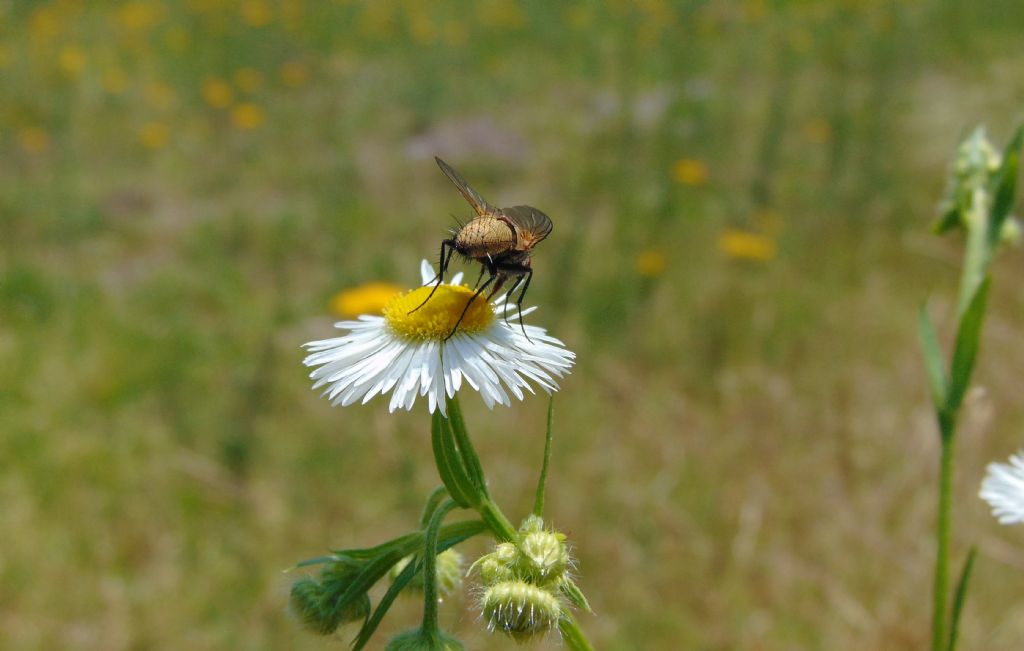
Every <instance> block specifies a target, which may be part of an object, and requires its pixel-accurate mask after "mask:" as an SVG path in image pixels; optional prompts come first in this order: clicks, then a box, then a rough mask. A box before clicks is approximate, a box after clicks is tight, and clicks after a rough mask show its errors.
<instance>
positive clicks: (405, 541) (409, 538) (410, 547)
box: [338, 520, 487, 608]
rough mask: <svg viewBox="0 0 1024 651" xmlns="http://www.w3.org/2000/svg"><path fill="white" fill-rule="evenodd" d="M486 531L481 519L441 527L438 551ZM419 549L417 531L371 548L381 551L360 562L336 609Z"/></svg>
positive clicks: (421, 535) (418, 534)
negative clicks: (357, 570)
mask: <svg viewBox="0 0 1024 651" xmlns="http://www.w3.org/2000/svg"><path fill="white" fill-rule="evenodd" d="M486 528H487V525H485V524H484V523H483V522H481V521H480V520H464V521H462V522H456V523H454V524H449V525H446V526H444V527H441V530H440V532H439V533H438V548H439V549H440V548H441V547H442V545H445V544H446V545H448V546H449V547H450V546H452V545H457V544H458V543H460V542H462V541H463V540H466V539H467V538H471V537H473V536H475V535H477V534H478V533H480V532H481V531H484V530H485V529H486ZM422 546H423V532H421V531H417V532H415V533H411V534H408V535H405V536H402V537H400V538H395V539H394V540H392V541H390V542H387V543H384V544H383V545H378V546H377V547H374V548H373V549H376V550H380V553H379V555H378V556H376V557H374V558H372V559H370V560H367V561H364V562H363V564H362V567H361V568H360V569H359V572H358V574H356V575H355V577H354V578H353V579H352V582H351V583H350V584H349V586H348V588H347V589H346V590H345V592H344V593H342V595H341V597H339V599H338V601H339V606H338V608H344V607H345V604H347V603H348V602H350V601H352V600H353V599H358V598H359V597H361V596H362V595H363V594H365V593H366V591H367V590H369V589H370V588H372V587H373V584H375V583H376V582H377V581H379V580H380V579H381V577H383V576H384V575H385V574H387V572H388V570H390V569H391V566H392V565H394V564H395V563H397V562H398V561H400V560H401V559H403V558H405V557H406V556H408V555H409V554H412V553H413V552H416V551H419V550H420V548H421V547H422ZM445 549H447V547H445ZM359 551H366V550H359ZM342 558H344V557H342Z"/></svg>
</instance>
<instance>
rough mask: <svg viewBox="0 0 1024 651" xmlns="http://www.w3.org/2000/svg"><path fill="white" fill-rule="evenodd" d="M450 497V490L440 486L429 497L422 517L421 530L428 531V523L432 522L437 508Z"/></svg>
mask: <svg viewBox="0 0 1024 651" xmlns="http://www.w3.org/2000/svg"><path fill="white" fill-rule="evenodd" d="M446 497H448V489H447V488H445V487H444V486H438V487H437V488H435V489H434V490H433V491H432V492H431V493H430V495H429V496H427V502H426V504H424V505H423V515H421V516H420V529H426V528H427V523H429V522H430V516H432V515H434V511H435V510H436V509H437V506H438V505H439V504H440V503H441V502H442V501H443V500H444V498H446Z"/></svg>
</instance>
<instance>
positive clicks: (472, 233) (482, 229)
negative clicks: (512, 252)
mask: <svg viewBox="0 0 1024 651" xmlns="http://www.w3.org/2000/svg"><path fill="white" fill-rule="evenodd" d="M515 244H516V234H515V231H514V230H512V226H511V225H510V224H509V223H508V222H505V221H503V220H501V219H498V218H496V217H489V216H488V217H477V218H476V219H474V220H472V221H471V222H469V223H468V224H466V225H465V226H463V227H462V229H461V230H460V231H459V232H458V234H457V235H456V236H455V248H456V249H457V250H458V251H459V252H461V253H463V254H465V255H467V256H469V257H471V258H482V257H484V256H488V255H489V256H495V255H499V254H501V253H504V252H506V251H508V250H509V249H511V248H512V247H514V246H515Z"/></svg>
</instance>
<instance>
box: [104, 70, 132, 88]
mask: <svg viewBox="0 0 1024 651" xmlns="http://www.w3.org/2000/svg"><path fill="white" fill-rule="evenodd" d="M100 83H101V84H102V85H103V90H105V91H107V92H108V93H110V94H111V95H120V94H121V93H123V92H124V91H126V90H128V75H126V74H125V72H124V70H122V69H120V68H116V67H113V68H107V69H106V70H104V71H103V76H102V77H101V79H100Z"/></svg>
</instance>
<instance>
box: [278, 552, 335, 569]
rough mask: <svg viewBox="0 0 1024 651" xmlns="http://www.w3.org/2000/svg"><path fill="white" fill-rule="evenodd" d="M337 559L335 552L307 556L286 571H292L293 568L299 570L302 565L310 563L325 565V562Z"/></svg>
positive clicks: (306, 565)
mask: <svg viewBox="0 0 1024 651" xmlns="http://www.w3.org/2000/svg"><path fill="white" fill-rule="evenodd" d="M336 560H338V557H337V556H336V555H334V554H330V555H328V556H317V557H316V558H307V559H306V560H304V561H299V562H298V563H296V564H295V565H292V566H291V567H289V568H288V569H286V570H285V572H291V571H292V570H297V569H299V568H300V567H309V566H310V565H323V564H324V563H330V562H332V561H336Z"/></svg>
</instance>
